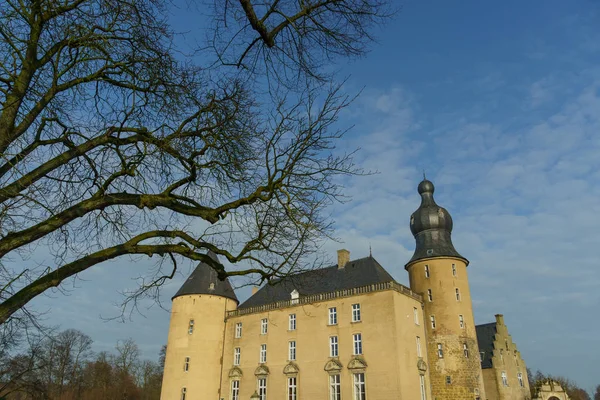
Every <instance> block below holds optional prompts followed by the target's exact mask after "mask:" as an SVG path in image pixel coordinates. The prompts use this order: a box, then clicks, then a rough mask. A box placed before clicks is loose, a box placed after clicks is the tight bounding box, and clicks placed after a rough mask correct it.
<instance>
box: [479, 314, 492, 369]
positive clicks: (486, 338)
mask: <svg viewBox="0 0 600 400" xmlns="http://www.w3.org/2000/svg"><path fill="white" fill-rule="evenodd" d="M475 331H476V332H477V345H478V346H479V351H480V352H484V356H483V361H482V362H481V368H492V354H493V351H494V336H495V335H496V323H495V322H490V323H489V324H481V325H476V326H475Z"/></svg>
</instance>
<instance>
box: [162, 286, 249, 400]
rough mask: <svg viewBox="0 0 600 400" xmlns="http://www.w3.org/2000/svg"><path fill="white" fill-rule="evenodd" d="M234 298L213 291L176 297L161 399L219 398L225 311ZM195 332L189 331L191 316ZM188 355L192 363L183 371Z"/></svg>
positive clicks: (233, 306) (170, 325) (233, 307)
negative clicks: (184, 389) (182, 397)
mask: <svg viewBox="0 0 600 400" xmlns="http://www.w3.org/2000/svg"><path fill="white" fill-rule="evenodd" d="M236 307H237V303H236V302H235V301H234V300H231V299H228V298H225V297H220V296H211V295H186V296H179V297H176V298H175V299H173V304H172V310H171V322H170V324H169V337H168V340H167V354H166V359H165V370H164V375H163V385H162V390H161V397H160V398H161V400H180V399H181V390H182V388H183V387H185V388H186V390H187V393H186V400H188V399H189V400H193V399H198V400H200V399H202V400H203V399H208V400H217V399H219V382H220V381H221V357H222V351H223V339H224V332H225V315H226V312H227V311H229V310H234V309H235V308H236ZM190 319H193V320H194V332H193V333H192V334H191V335H190V334H189V333H188V326H189V320H190ZM185 357H190V366H189V370H188V371H187V372H185V371H184V368H183V367H184V362H185Z"/></svg>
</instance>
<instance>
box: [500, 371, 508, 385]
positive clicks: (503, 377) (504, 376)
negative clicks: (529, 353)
mask: <svg viewBox="0 0 600 400" xmlns="http://www.w3.org/2000/svg"><path fill="white" fill-rule="evenodd" d="M501 376H502V385H503V386H508V377H507V376H506V371H502V373H501Z"/></svg>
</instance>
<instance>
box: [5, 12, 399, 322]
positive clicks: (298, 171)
mask: <svg viewBox="0 0 600 400" xmlns="http://www.w3.org/2000/svg"><path fill="white" fill-rule="evenodd" d="M169 4H170V3H169V2H166V1H163V0H64V1H60V2H57V1H54V0H33V1H28V2H22V1H17V0H7V1H5V2H4V5H3V6H2V7H1V8H0V61H1V62H0V99H1V102H2V107H1V109H0V154H1V157H0V281H1V282H3V284H2V286H1V287H0V301H2V303H1V304H0V323H4V322H6V321H7V320H8V319H9V318H10V317H11V316H12V315H14V313H15V312H17V311H18V310H20V309H22V308H23V307H24V306H25V305H26V304H27V303H28V302H29V301H31V300H32V299H33V298H35V297H36V296H39V295H40V294H42V293H44V291H46V290H48V289H49V288H56V287H58V288H60V287H61V286H60V285H61V283H62V282H64V280H65V279H68V278H73V277H76V276H77V274H79V273H81V272H83V271H85V270H86V269H88V268H91V267H93V266H94V265H97V264H99V263H101V262H104V261H106V260H110V259H115V258H117V257H122V256H130V257H134V256H137V257H142V256H144V257H146V256H147V257H152V256H155V255H156V256H159V257H160V260H166V261H168V263H166V264H165V265H163V264H162V263H159V265H158V268H157V269H155V270H153V271H150V272H148V274H145V275H142V276H141V277H140V282H139V283H140V285H139V288H138V289H136V290H133V291H132V292H131V293H129V296H130V297H128V298H129V299H133V300H135V299H137V297H138V296H140V295H156V290H158V288H160V286H161V284H162V283H164V282H165V280H166V279H170V278H171V277H173V275H174V273H175V272H176V271H177V267H178V263H179V262H181V261H182V260H191V261H196V262H197V261H204V262H206V263H208V264H209V265H211V266H212V267H213V268H214V269H215V270H216V271H217V272H218V276H219V277H220V278H225V277H227V276H233V275H246V276H248V275H251V276H254V277H256V279H259V280H261V281H262V280H268V279H270V278H272V277H274V276H281V275H285V274H287V273H289V272H290V271H292V270H295V269H296V268H298V267H299V266H302V265H306V263H307V260H308V259H309V258H310V257H313V256H314V254H315V252H316V251H317V250H318V249H319V241H320V240H321V239H322V238H323V237H327V236H328V235H331V232H332V230H331V229H332V225H331V220H330V219H329V217H328V215H327V214H326V213H324V210H325V208H326V207H327V206H328V205H329V204H331V202H334V201H343V200H344V199H345V197H344V196H343V192H342V185H341V182H342V181H341V179H340V177H341V176H344V175H347V174H355V173H360V172H361V170H360V169H359V168H357V167H356V166H355V165H354V164H353V162H352V157H351V155H352V154H351V153H339V152H337V151H336V150H335V146H336V143H337V142H338V140H339V139H340V138H341V137H342V135H343V133H344V130H343V129H341V130H340V128H339V127H338V126H337V124H336V123H337V121H338V117H339V112H340V110H342V109H343V108H344V107H346V106H348V105H349V103H350V101H351V97H348V96H347V95H346V94H344V93H343V92H342V91H341V90H340V86H339V84H335V83H333V84H332V83H331V82H334V81H333V76H332V73H330V72H327V71H331V69H327V68H329V66H330V65H331V61H335V59H336V58H337V57H347V56H356V55H360V54H363V53H364V51H365V50H366V45H367V44H368V43H369V42H370V40H371V36H370V34H369V28H370V27H371V25H373V24H374V23H377V22H378V21H379V20H380V19H382V18H384V17H387V16H388V14H387V11H386V10H385V9H384V6H385V4H384V2H383V1H379V0H322V1H299V2H298V1H296V0H269V1H261V2H254V1H251V0H239V1H232V0H215V8H214V10H215V11H214V12H215V13H214V15H204V16H202V15H199V18H209V17H210V18H213V17H214V20H215V21H216V22H215V26H214V29H213V30H212V31H211V32H212V34H211V35H210V37H209V38H208V39H207V41H206V45H205V46H202V47H201V48H200V49H199V52H200V55H201V57H200V58H201V59H202V60H203V61H206V62H208V63H209V64H207V65H199V64H197V63H195V60H197V58H194V57H192V56H190V57H187V58H186V57H183V58H184V59H183V60H182V56H181V54H182V53H181V51H180V50H181V49H178V48H176V47H175V45H174V41H173V32H172V30H171V28H170V26H169V25H168V23H167V20H166V18H165V17H164V15H166V14H167V13H168V8H167V7H168V5H169ZM325 78H326V79H327V82H330V84H324V82H325V81H324V80H325ZM292 82H293V84H291V83H292ZM40 246H42V247H43V248H46V249H48V251H50V252H51V255H52V258H51V259H50V261H49V262H44V263H42V264H40V265H38V264H36V263H34V262H33V261H32V260H31V259H30V258H29V255H30V254H31V252H32V251H33V249H35V248H38V247H40ZM208 250H211V251H213V252H215V253H216V254H218V255H220V256H221V257H223V258H224V259H226V260H227V261H228V262H230V263H232V264H234V265H235V266H234V267H233V268H229V269H228V270H226V269H225V267H224V266H223V265H222V264H220V263H218V262H215V261H213V260H212V259H211V258H210V257H208V256H207V255H206V252H207V251H208Z"/></svg>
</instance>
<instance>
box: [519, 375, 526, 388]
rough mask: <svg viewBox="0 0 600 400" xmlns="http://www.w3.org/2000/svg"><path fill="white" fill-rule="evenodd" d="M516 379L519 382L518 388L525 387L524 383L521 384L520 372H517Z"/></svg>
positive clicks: (521, 376)
mask: <svg viewBox="0 0 600 400" xmlns="http://www.w3.org/2000/svg"><path fill="white" fill-rule="evenodd" d="M517 379H518V380H519V386H521V387H525V383H524V382H523V374H522V373H521V372H517Z"/></svg>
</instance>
